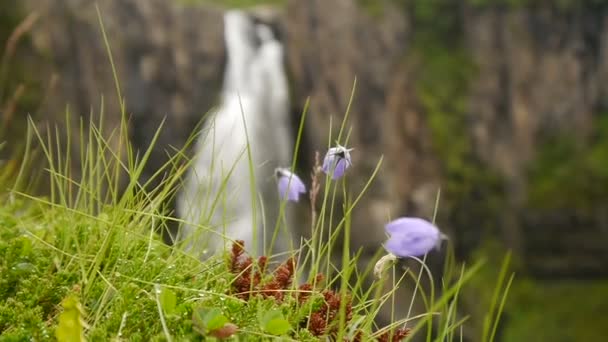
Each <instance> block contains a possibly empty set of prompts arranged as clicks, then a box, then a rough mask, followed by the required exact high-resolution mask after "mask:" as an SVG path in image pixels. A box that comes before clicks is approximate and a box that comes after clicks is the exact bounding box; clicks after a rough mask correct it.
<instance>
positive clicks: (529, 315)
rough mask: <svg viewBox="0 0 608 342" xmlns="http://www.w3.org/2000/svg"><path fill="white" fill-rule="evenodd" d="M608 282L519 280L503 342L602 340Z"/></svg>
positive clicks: (605, 331) (606, 329) (607, 333)
mask: <svg viewBox="0 0 608 342" xmlns="http://www.w3.org/2000/svg"><path fill="white" fill-rule="evenodd" d="M607 307H608V281H606V280H597V281H592V280H589V281H561V282H557V281H534V280H531V279H518V281H517V283H516V286H515V287H514V288H513V290H512V294H511V296H510V300H509V303H508V310H509V314H508V316H507V317H506V323H507V324H506V325H505V327H504V331H503V338H502V341H505V342H510V341H513V342H515V341H555V342H561V341H563V342H568V341H603V340H604V339H605V338H606V336H608V325H606V308H607Z"/></svg>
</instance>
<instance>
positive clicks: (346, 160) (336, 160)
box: [322, 144, 353, 180]
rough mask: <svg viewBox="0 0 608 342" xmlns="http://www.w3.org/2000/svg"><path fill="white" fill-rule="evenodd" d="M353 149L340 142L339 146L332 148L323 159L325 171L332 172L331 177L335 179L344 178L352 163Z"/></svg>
mask: <svg viewBox="0 0 608 342" xmlns="http://www.w3.org/2000/svg"><path fill="white" fill-rule="evenodd" d="M352 150H353V149H352V148H346V147H344V146H341V145H340V144H338V146H337V147H332V148H330V149H329V150H328V151H327V154H325V158H324V159H323V167H322V169H323V172H325V174H331V178H332V179H334V180H336V179H339V178H342V176H344V173H345V172H346V169H348V168H349V167H350V166H351V165H352V161H351V159H350V151H352Z"/></svg>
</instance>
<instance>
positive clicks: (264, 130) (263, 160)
mask: <svg viewBox="0 0 608 342" xmlns="http://www.w3.org/2000/svg"><path fill="white" fill-rule="evenodd" d="M224 27H225V32H224V37H225V41H226V48H227V56H228V57H227V65H226V72H225V75H224V85H223V89H222V97H221V103H220V106H219V108H218V109H217V111H216V112H215V113H214V114H212V115H210V117H209V118H208V119H207V122H206V124H205V125H204V127H203V131H202V132H201V136H200V137H199V140H198V141H197V145H196V157H195V158H196V159H195V160H194V162H193V165H192V169H191V170H190V171H189V174H188V175H187V179H186V181H185V184H184V188H183V190H182V191H181V193H180V194H179V195H178V202H177V213H178V216H179V217H180V218H181V219H183V220H184V221H185V222H187V224H184V225H183V226H182V227H181V230H180V240H184V241H185V243H186V246H187V249H188V250H190V251H191V252H193V253H196V254H199V256H200V257H201V258H205V257H207V256H209V255H211V254H213V253H215V252H217V251H220V250H222V249H223V248H224V246H225V245H226V243H227V242H229V241H231V240H237V239H239V240H244V241H245V245H246V247H247V249H248V250H250V251H251V252H254V253H257V254H258V255H260V254H261V253H263V252H268V250H267V248H268V247H269V246H270V243H271V240H272V238H273V232H274V228H275V224H276V222H277V219H278V216H279V215H278V214H279V206H280V202H279V196H278V193H277V188H276V184H275V181H274V179H273V177H272V175H273V170H274V169H275V168H276V167H279V166H282V167H286V166H289V165H291V146H292V138H291V135H290V132H289V117H288V113H289V112H288V110H289V97H288V89H287V79H286V76H285V70H284V67H283V46H282V44H281V43H280V42H279V41H278V40H277V39H276V38H275V36H274V34H273V32H272V30H271V29H270V28H269V27H268V26H267V25H264V24H256V23H254V21H253V20H252V18H251V17H249V16H248V15H247V14H246V13H244V12H242V11H229V12H227V13H226V14H225V16H224ZM243 119H244V120H243ZM245 124H246V125H247V126H246V127H247V134H248V138H249V140H247V135H246V132H245ZM247 143H249V150H250V153H251V160H250V159H249V155H248V151H247ZM250 165H252V166H253V169H254V174H255V184H253V185H252V183H251V182H252V178H251V175H250ZM252 190H253V194H252ZM252 195H253V196H255V198H256V201H257V204H256V205H255V207H254V205H253V203H254V200H253V199H252ZM262 209H263V210H262ZM254 210H255V219H254ZM282 222H283V223H285V222H284V221H282ZM287 226H288V227H289V226H290V225H287ZM277 234H278V235H277V237H276V240H275V241H274V243H273V249H272V252H278V251H285V250H287V248H288V246H289V239H290V237H289V236H288V234H287V233H286V232H285V228H284V226H282V228H281V229H280V230H279V231H278V232H277ZM224 237H226V238H228V239H230V240H226V239H224Z"/></svg>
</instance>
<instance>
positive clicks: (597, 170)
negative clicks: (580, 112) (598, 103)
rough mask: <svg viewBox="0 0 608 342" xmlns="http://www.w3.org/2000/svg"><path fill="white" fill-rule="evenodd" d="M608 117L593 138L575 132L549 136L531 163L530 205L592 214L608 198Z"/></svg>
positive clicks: (600, 120) (598, 123)
mask: <svg viewBox="0 0 608 342" xmlns="http://www.w3.org/2000/svg"><path fill="white" fill-rule="evenodd" d="M607 136H608V116H607V115H606V114H604V115H601V116H600V117H599V118H598V119H597V120H596V123H595V125H594V132H593V134H592V137H591V138H590V139H589V141H587V142H581V141H580V139H577V138H576V137H575V136H573V135H572V134H568V133H563V134H559V135H555V136H552V137H550V138H547V139H546V141H545V142H544V143H543V144H542V145H541V147H540V148H539V151H538V155H537V157H536V159H535V160H534V162H533V163H532V164H531V165H530V171H529V186H528V189H529V193H528V199H529V205H530V206H531V207H532V208H536V209H541V210H561V209H568V210H570V211H576V212H578V213H582V214H584V215H592V214H593V212H594V211H596V210H598V209H602V208H603V204H602V203H604V202H605V199H606V198H608V139H607V138H606V137H607Z"/></svg>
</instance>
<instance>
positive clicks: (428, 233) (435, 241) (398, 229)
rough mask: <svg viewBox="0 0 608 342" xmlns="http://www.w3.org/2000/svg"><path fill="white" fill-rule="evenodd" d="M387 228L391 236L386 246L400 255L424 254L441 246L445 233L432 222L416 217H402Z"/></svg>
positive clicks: (391, 251) (390, 223)
mask: <svg viewBox="0 0 608 342" xmlns="http://www.w3.org/2000/svg"><path fill="white" fill-rule="evenodd" d="M385 229H386V231H387V233H389V234H390V238H389V239H388V240H387V241H386V243H385V244H384V248H386V250H388V251H389V252H390V253H393V254H395V255H397V256H399V257H409V256H422V255H424V254H426V253H428V252H429V251H430V250H431V249H433V247H437V246H439V244H440V243H441V239H442V238H443V236H444V235H443V234H441V232H440V231H439V229H437V227H435V226H434V225H433V224H432V223H430V222H428V221H426V220H423V219H421V218H416V217H401V218H398V219H396V220H394V221H391V222H389V223H388V224H387V225H386V226H385Z"/></svg>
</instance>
